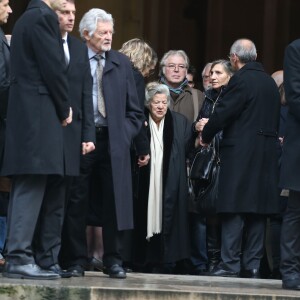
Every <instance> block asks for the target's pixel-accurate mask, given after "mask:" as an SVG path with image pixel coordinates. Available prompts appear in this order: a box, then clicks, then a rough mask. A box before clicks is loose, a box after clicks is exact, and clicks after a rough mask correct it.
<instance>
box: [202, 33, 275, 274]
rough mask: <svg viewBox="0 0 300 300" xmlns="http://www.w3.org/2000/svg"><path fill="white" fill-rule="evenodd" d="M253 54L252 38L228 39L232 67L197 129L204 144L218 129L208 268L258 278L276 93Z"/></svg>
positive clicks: (269, 196)
mask: <svg viewBox="0 0 300 300" xmlns="http://www.w3.org/2000/svg"><path fill="white" fill-rule="evenodd" d="M256 57H257V53H256V47H255V45H254V43H253V42H252V41H250V40H248V39H240V40H237V41H236V42H234V43H233V45H232V46H231V49H230V62H231V65H232V67H233V68H234V69H235V70H236V73H235V74H234V75H233V76H232V78H231V79H230V81H229V83H228V86H227V88H226V90H225V93H224V96H223V98H222V100H221V101H220V102H219V103H218V104H217V105H216V107H215V111H214V113H213V114H212V115H211V117H210V119H209V121H208V123H207V124H206V125H205V126H204V129H203V131H202V141H201V143H202V144H203V145H205V144H207V143H209V142H211V140H212V138H213V137H214V135H215V134H216V133H218V132H219V131H220V130H222V129H223V139H222V141H221V144H220V160H221V168H220V181H219V194H218V195H219V197H218V201H217V212H218V213H219V214H220V217H221V222H222V245H221V263H220V264H219V265H218V266H217V267H216V268H215V269H214V270H213V271H212V273H211V275H214V276H239V275H240V276H242V277H249V278H259V277H260V274H259V268H260V261H261V258H262V256H263V249H264V247H263V246H264V232H265V225H266V218H267V216H268V215H270V214H276V213H278V212H279V196H278V156H277V138H278V136H277V135H278V134H277V131H278V124H279V112H280V95H279V92H278V88H277V86H276V84H275V82H274V80H273V79H272V78H271V76H269V75H268V74H266V73H265V71H264V69H263V67H262V65H261V64H260V63H258V62H256V61H255V60H256ZM243 233H245V235H244V240H243ZM242 240H243V242H244V247H243V249H242V248H241V246H242ZM241 253H242V256H241ZM241 257H242V258H241ZM241 268H242V269H241Z"/></svg>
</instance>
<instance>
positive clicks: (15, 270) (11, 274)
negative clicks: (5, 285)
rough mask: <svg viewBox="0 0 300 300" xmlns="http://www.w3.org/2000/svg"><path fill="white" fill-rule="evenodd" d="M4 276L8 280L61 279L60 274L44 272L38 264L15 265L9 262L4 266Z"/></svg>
mask: <svg viewBox="0 0 300 300" xmlns="http://www.w3.org/2000/svg"><path fill="white" fill-rule="evenodd" d="M2 276H3V277H8V278H21V279H41V280H42V279H43V280H49V279H59V278H61V277H60V276H59V275H58V274H56V273H54V272H52V271H47V270H42V269H41V268H40V267H39V266H38V265H36V264H28V265H15V264H11V263H8V262H6V263H5V265H4V270H3V273H2Z"/></svg>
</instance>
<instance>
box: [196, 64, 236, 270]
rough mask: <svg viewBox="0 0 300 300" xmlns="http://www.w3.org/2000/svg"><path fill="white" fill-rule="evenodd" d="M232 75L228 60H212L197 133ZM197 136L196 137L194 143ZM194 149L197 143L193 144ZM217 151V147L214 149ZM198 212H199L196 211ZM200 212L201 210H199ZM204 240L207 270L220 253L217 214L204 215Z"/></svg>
mask: <svg viewBox="0 0 300 300" xmlns="http://www.w3.org/2000/svg"><path fill="white" fill-rule="evenodd" d="M232 75H233V70H232V68H231V64H230V62H229V61H228V60H216V61H214V62H212V65H211V70H210V80H211V86H212V88H211V89H208V90H207V91H206V92H205V100H204V103H203V106H202V108H201V110H200V112H199V115H198V117H197V119H196V121H195V122H194V123H193V129H194V131H195V132H196V133H197V135H199V133H201V131H202V129H203V126H204V124H205V123H206V122H207V121H208V119H209V117H210V115H211V114H212V112H213V111H214V108H215V105H217V103H218V102H219V101H221V99H222V97H223V93H224V91H225V89H226V86H227V84H228V82H229V80H230V78H231V76H232ZM221 136H222V133H221V132H220V133H219V134H218V135H217V136H216V137H215V139H216V140H217V142H216V145H218V144H219V140H220V139H221ZM197 142H198V137H197V138H196V143H197ZM195 147H196V151H197V149H198V147H199V145H195ZM216 151H217V153H218V152H219V149H216ZM197 213H199V212H197ZM200 213H201V212H200ZM206 240H207V245H206V246H207V258H208V271H209V272H210V271H212V270H213V268H214V267H215V266H216V265H217V264H218V263H219V261H220V255H221V224H220V222H219V220H218V217H217V215H211V216H206Z"/></svg>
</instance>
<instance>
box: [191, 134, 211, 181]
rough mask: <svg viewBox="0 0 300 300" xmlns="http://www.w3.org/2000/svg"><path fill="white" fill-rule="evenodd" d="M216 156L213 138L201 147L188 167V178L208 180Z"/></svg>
mask: <svg viewBox="0 0 300 300" xmlns="http://www.w3.org/2000/svg"><path fill="white" fill-rule="evenodd" d="M215 157H216V150H215V139H214V140H213V141H212V143H211V144H210V145H209V146H208V147H202V148H201V149H200V151H198V152H197V153H196V155H195V157H194V159H193V161H192V164H191V168H190V179H192V180H201V179H203V180H209V178H210V176H211V172H212V169H213V163H214V160H215Z"/></svg>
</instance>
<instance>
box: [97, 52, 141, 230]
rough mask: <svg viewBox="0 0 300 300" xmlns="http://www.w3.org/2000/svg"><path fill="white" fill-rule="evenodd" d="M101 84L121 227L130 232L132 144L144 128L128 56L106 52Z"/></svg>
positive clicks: (118, 219) (119, 225)
mask: <svg viewBox="0 0 300 300" xmlns="http://www.w3.org/2000/svg"><path fill="white" fill-rule="evenodd" d="M102 83H103V94H104V99H105V106H106V111H107V121H108V131H109V143H110V155H111V164H112V175H113V185H114V196H115V203H116V215H117V222H118V228H119V230H124V229H131V228H132V227H133V207H132V206H133V204H132V185H131V166H130V145H131V142H132V139H133V138H134V137H135V136H136V135H137V133H138V132H139V130H140V128H141V125H142V120H143V119H144V114H143V111H142V110H141V109H140V108H139V102H138V101H139V100H138V97H137V92H136V86H135V82H134V79H133V74H132V67H131V63H130V61H129V59H128V57H127V56H125V55H124V54H122V53H120V52H117V51H114V50H110V51H108V52H106V61H105V67H104V70H103V79H102Z"/></svg>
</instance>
